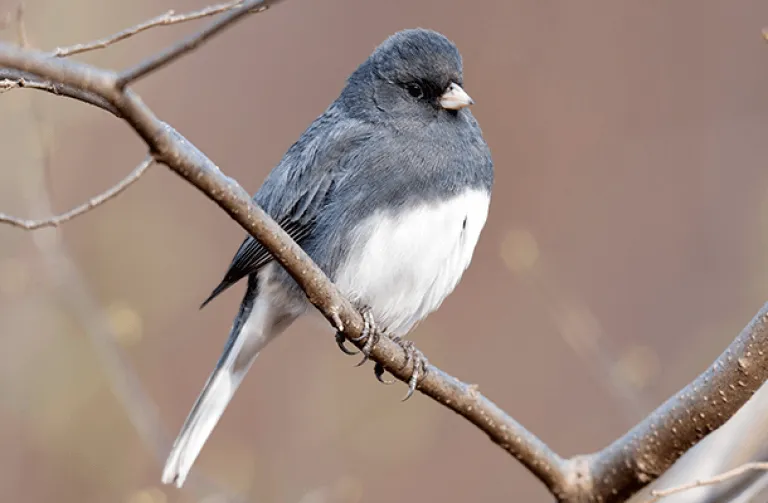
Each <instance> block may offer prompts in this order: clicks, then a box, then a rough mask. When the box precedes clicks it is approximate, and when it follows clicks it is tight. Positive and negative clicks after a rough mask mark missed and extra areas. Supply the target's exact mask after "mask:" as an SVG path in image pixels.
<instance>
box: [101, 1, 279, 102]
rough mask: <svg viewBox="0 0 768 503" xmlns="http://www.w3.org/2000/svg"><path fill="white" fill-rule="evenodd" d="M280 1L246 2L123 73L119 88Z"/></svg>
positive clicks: (120, 77) (119, 77)
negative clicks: (246, 16)
mask: <svg viewBox="0 0 768 503" xmlns="http://www.w3.org/2000/svg"><path fill="white" fill-rule="evenodd" d="M279 1H280V0H245V1H243V2H242V4H241V5H240V7H238V8H237V9H235V10H233V11H232V12H229V13H228V14H226V15H224V16H222V17H221V18H220V19H219V20H217V21H215V22H213V23H211V24H210V25H209V26H208V27H207V28H205V29H204V30H202V31H200V32H199V33H196V34H194V35H192V36H190V37H188V38H187V39H185V40H182V41H181V42H179V43H178V44H176V45H173V46H171V47H169V48H168V49H166V50H164V51H163V52H161V53H160V54H157V55H156V56H153V57H151V58H149V59H147V60H145V61H143V62H142V63H140V64H138V65H137V66H135V67H134V68H131V69H129V70H126V71H124V72H122V73H121V74H120V75H119V76H118V77H117V84H116V85H117V88H118V89H123V88H124V87H125V86H127V85H128V84H130V83H131V82H133V81H134V80H138V79H140V78H141V77H143V76H145V75H147V74H149V73H151V72H154V71H155V70H158V69H160V68H162V67H163V66H165V65H167V64H168V63H170V62H171V61H175V60H176V59H178V58H180V57H181V56H183V55H184V54H186V53H188V52H191V51H193V50H195V49H197V48H198V47H199V46H200V45H201V44H204V43H205V42H206V41H207V40H208V39H209V38H211V37H213V36H215V35H216V34H218V33H220V32H221V31H223V30H225V29H226V28H228V27H229V26H231V25H232V24H234V23H235V22H236V21H239V20H240V19H242V18H243V17H245V15H246V14H251V13H256V12H263V11H265V10H267V9H268V8H269V7H270V6H272V5H274V4H276V3H278V2H279Z"/></svg>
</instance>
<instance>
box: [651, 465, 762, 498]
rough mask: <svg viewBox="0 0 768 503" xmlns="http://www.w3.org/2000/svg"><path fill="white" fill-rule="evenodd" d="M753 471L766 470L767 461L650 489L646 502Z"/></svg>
mask: <svg viewBox="0 0 768 503" xmlns="http://www.w3.org/2000/svg"><path fill="white" fill-rule="evenodd" d="M755 471H761V472H764V471H768V463H766V462H752V463H744V464H743V465H741V466H738V467H736V468H734V469H733V470H728V471H727V472H724V473H721V474H720V475H716V476H714V477H711V478H708V479H703V480H697V481H695V482H691V483H690V484H683V485H679V486H676V487H671V488H669V489H659V490H656V491H652V492H651V495H652V496H653V497H652V498H651V499H649V500H648V501H647V503H656V502H657V501H660V500H661V499H662V498H664V497H666V496H671V495H673V494H677V493H682V492H685V491H690V490H691V489H696V488H697V487H705V486H713V485H715V484H721V483H723V482H725V481H727V480H731V479H733V478H735V477H738V476H739V475H743V474H745V473H747V472H755Z"/></svg>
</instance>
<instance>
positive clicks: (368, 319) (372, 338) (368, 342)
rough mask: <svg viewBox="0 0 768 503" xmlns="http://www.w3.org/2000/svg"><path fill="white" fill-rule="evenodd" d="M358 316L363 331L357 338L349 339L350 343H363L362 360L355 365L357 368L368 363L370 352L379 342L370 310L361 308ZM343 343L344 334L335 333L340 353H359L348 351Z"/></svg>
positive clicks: (344, 339)
mask: <svg viewBox="0 0 768 503" xmlns="http://www.w3.org/2000/svg"><path fill="white" fill-rule="evenodd" d="M360 315H361V316H362V317H363V331H362V333H361V334H360V335H359V336H358V337H354V338H351V339H350V340H351V341H352V342H360V341H365V343H364V344H363V348H362V353H363V359H362V361H361V362H360V363H358V364H357V366H358V367H359V366H360V365H362V364H363V363H365V362H367V361H368V358H369V357H370V355H371V350H372V349H373V347H374V346H375V345H376V343H377V342H378V341H379V333H378V331H377V330H376V322H375V320H374V319H373V312H372V311H371V309H370V308H369V307H363V308H362V309H360ZM345 343H346V338H345V337H344V334H342V333H341V332H336V344H337V345H338V346H339V349H340V350H341V351H342V353H344V354H347V355H356V354H358V353H359V352H360V351H356V350H351V349H349V348H348V347H347V346H346V344H345Z"/></svg>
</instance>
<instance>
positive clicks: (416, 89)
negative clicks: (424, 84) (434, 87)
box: [405, 82, 424, 99]
mask: <svg viewBox="0 0 768 503" xmlns="http://www.w3.org/2000/svg"><path fill="white" fill-rule="evenodd" d="M405 90H406V91H408V94H410V95H411V96H413V97H414V98H416V99H418V98H421V97H423V96H424V90H423V89H422V88H421V86H420V85H419V84H417V83H416V82H409V83H408V84H406V85H405Z"/></svg>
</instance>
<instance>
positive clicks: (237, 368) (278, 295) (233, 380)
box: [162, 266, 306, 487]
mask: <svg viewBox="0 0 768 503" xmlns="http://www.w3.org/2000/svg"><path fill="white" fill-rule="evenodd" d="M270 275H271V267H270V266H267V267H265V268H264V269H263V270H262V272H261V273H260V274H259V280H260V281H259V294H258V295H257V296H256V298H255V299H254V301H253V302H254V303H253V307H252V309H251V311H250V313H249V314H248V315H247V316H248V317H247V319H246V320H245V322H244V323H243V324H242V327H241V329H240V332H239V333H238V334H237V335H236V336H235V340H234V341H233V342H232V345H231V346H230V347H229V348H228V350H227V352H225V355H224V356H223V358H222V360H221V361H220V362H219V365H217V368H216V370H214V371H213V373H212V374H211V376H210V377H209V378H208V382H206V383H205V386H204V387H203V391H202V392H201V393H200V396H199V397H198V398H197V401H196V402H195V405H194V406H193V407H192V410H191V412H190V413H189V416H188V417H187V419H186V421H185V422H184V426H182V428H181V432H180V433H179V436H178V437H177V438H176V441H175V442H174V443H173V447H172V448H171V452H170V454H169V455H168V460H167V461H166V462H165V468H164V469H163V476H162V481H163V483H164V484H175V485H176V487H181V486H182V485H183V484H184V481H185V480H186V478H187V475H189V471H190V469H191V468H192V465H193V464H194V462H195V460H196V459H197V457H198V455H199V454H200V451H201V450H202V448H203V445H205V442H206V441H207V440H208V437H209V436H210V435H211V432H212V431H213V429H214V427H215V426H216V424H217V423H218V422H219V419H220V418H221V415H222V414H223V413H224V410H225V409H226V408H227V405H229V402H230V401H231V400H232V397H233V396H234V395H235V392H236V391H237V388H238V387H239V386H240V383H241V382H242V381H243V378H244V377H245V374H246V373H248V369H249V368H250V367H251V365H252V364H253V362H254V360H255V359H256V357H257V356H258V355H259V352H260V351H261V350H262V349H264V346H266V345H267V344H268V343H269V342H270V341H271V340H273V339H274V338H275V337H276V336H277V335H278V334H280V333H281V332H282V331H283V330H284V329H285V328H286V327H287V326H288V325H290V324H291V322H293V320H295V319H296V317H297V316H298V315H299V314H301V312H303V310H304V309H305V308H306V306H305V304H304V303H299V304H295V303H292V302H291V299H290V298H288V297H286V296H285V295H284V294H283V292H281V291H279V288H278V289H276V288H274V285H273V284H272V283H271V282H270Z"/></svg>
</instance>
